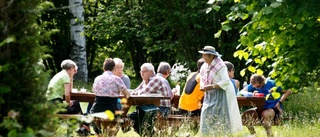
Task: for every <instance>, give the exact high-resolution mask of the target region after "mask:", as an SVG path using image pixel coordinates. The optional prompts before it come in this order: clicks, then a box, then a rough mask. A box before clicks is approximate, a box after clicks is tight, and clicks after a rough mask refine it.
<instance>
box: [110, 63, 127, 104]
mask: <svg viewBox="0 0 320 137" xmlns="http://www.w3.org/2000/svg"><path fill="white" fill-rule="evenodd" d="M113 61H114V63H116V66H115V69H114V70H113V74H114V75H116V76H118V77H120V78H121V80H122V81H123V83H124V84H125V85H126V87H127V89H130V84H131V82H130V78H129V77H128V75H126V74H124V73H123V69H124V63H123V62H122V60H121V59H120V58H114V59H113ZM120 101H121V99H120V98H119V99H118V109H119V110H121V108H122V106H121V103H120Z"/></svg>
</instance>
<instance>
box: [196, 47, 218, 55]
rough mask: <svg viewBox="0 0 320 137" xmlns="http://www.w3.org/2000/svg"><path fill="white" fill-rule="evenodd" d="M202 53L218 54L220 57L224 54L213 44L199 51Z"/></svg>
mask: <svg viewBox="0 0 320 137" xmlns="http://www.w3.org/2000/svg"><path fill="white" fill-rule="evenodd" d="M198 52H199V53H201V54H211V55H216V56H218V57H221V56H222V55H220V54H219V53H218V52H217V51H216V49H215V48H214V47H212V46H205V47H204V48H203V49H202V50H199V51H198Z"/></svg>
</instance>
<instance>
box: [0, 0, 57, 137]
mask: <svg viewBox="0 0 320 137" xmlns="http://www.w3.org/2000/svg"><path fill="white" fill-rule="evenodd" d="M46 7H50V3H41V1H40V0H23V1H11V2H1V4H0V9H1V16H0V29H1V30H3V31H2V33H1V35H0V39H1V41H0V43H1V44H0V45H1V46H0V81H1V83H0V99H1V101H0V116H1V122H2V123H1V124H0V132H1V133H2V135H5V136H11V137H15V136H48V135H50V134H49V133H50V132H52V128H53V127H54V125H52V124H53V122H52V123H51V122H50V121H51V119H50V114H51V113H52V112H53V111H54V108H50V106H49V105H48V104H47V103H46V102H47V101H46V98H45V93H46V86H47V83H48V74H47V73H46V72H45V71H44V67H43V65H42V62H41V58H43V57H45V54H44V52H45V51H46V50H47V49H46V48H45V47H44V46H41V44H42V43H43V42H44V40H46V39H47V38H48V36H49V35H50V33H52V32H51V31H50V30H44V29H43V28H44V25H45V24H41V25H40V24H38V23H37V21H38V20H37V19H38V16H39V15H40V14H41V12H42V9H44V8H46Z"/></svg>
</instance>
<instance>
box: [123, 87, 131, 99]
mask: <svg viewBox="0 0 320 137" xmlns="http://www.w3.org/2000/svg"><path fill="white" fill-rule="evenodd" d="M122 93H123V95H124V96H125V97H126V98H129V97H130V92H129V91H128V89H124V90H122Z"/></svg>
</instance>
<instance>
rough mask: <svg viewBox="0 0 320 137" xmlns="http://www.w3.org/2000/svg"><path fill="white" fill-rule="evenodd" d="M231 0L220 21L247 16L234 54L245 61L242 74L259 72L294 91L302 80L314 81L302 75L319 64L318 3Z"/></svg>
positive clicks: (310, 71)
mask: <svg viewBox="0 0 320 137" xmlns="http://www.w3.org/2000/svg"><path fill="white" fill-rule="evenodd" d="M230 2H231V1H230ZM232 2H233V1H232ZM235 2H236V3H234V6H233V8H231V12H230V13H229V15H228V16H227V17H228V18H227V20H226V21H225V22H223V23H222V24H225V25H226V24H230V23H229V22H231V21H232V22H237V21H238V20H240V19H246V17H247V16H248V15H249V17H248V19H247V20H248V23H246V24H245V25H243V26H242V28H241V31H240V34H241V37H240V39H239V42H240V45H239V48H238V51H237V52H235V54H234V56H235V57H237V58H239V59H240V60H241V59H244V60H246V61H247V68H244V69H243V70H242V71H241V72H242V75H244V74H245V72H246V70H249V72H250V73H263V74H264V75H269V76H271V77H273V78H276V80H277V83H278V84H279V85H281V86H283V87H285V88H292V89H293V90H294V91H297V90H301V87H303V86H304V85H306V84H307V83H306V82H304V81H310V80H312V81H318V79H311V78H310V77H305V76H306V74H307V73H313V71H314V70H318V69H319V63H320V61H319V52H320V49H319V44H320V43H319V40H318V39H319V32H320V31H319V29H320V26H319V21H318V20H319V19H318V18H319V15H320V12H319V10H320V9H319V8H318V7H319V6H320V5H319V2H318V1H317V0H307V1H292V0H286V1H279V0H262V1H251V0H242V1H235ZM240 14H241V15H242V16H239V15H240ZM243 17H245V18H243ZM230 26H232V27H233V28H234V27H238V26H234V25H232V24H230ZM224 30H225V29H224ZM258 68H259V69H260V70H259V69H258ZM317 75H318V73H317Z"/></svg>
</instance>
